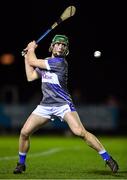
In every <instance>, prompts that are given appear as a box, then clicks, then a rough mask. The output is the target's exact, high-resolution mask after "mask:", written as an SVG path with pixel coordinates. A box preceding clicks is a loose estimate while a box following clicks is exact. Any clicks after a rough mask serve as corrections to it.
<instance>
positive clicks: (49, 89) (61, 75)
mask: <svg viewBox="0 0 127 180" xmlns="http://www.w3.org/2000/svg"><path fill="white" fill-rule="evenodd" d="M45 62H46V66H47V69H40V68H36V69H35V70H36V71H37V72H38V74H39V75H40V77H41V81H42V93H43V99H42V101H41V102H40V105H43V106H49V107H51V106H56V107H57V106H62V105H65V104H68V105H69V106H70V107H71V109H72V111H74V110H75V108H74V105H73V103H72V99H71V96H70V94H69V93H68V89H67V78H68V63H67V61H66V60H65V59H64V58H60V57H55V58H47V59H46V60H45Z"/></svg>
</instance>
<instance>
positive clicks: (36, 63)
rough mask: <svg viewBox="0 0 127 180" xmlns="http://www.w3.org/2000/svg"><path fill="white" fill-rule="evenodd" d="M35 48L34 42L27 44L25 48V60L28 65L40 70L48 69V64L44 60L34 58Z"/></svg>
mask: <svg viewBox="0 0 127 180" xmlns="http://www.w3.org/2000/svg"><path fill="white" fill-rule="evenodd" d="M36 47H37V45H36V43H35V41H32V42H30V43H29V44H28V46H27V48H26V50H27V54H26V58H27V61H28V63H29V65H30V66H32V67H34V68H35V67H38V68H41V69H49V66H48V63H47V61H46V60H44V59H38V58H37V57H36V54H35V49H36Z"/></svg>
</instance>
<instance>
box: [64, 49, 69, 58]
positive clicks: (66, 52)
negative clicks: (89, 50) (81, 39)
mask: <svg viewBox="0 0 127 180" xmlns="http://www.w3.org/2000/svg"><path fill="white" fill-rule="evenodd" d="M68 54H69V48H68V47H67V49H66V50H65V55H66V56H67V55H68Z"/></svg>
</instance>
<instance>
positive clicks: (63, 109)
mask: <svg viewBox="0 0 127 180" xmlns="http://www.w3.org/2000/svg"><path fill="white" fill-rule="evenodd" d="M71 111H72V110H71V109H70V106H69V105H68V104H66V105H63V106H59V107H48V106H42V105H38V106H37V107H36V109H35V110H34V111H33V112H32V113H33V114H36V115H39V116H41V117H46V118H48V119H51V120H54V119H53V118H52V116H53V115H55V116H57V117H59V118H60V119H61V121H62V120H63V118H64V115H65V113H67V112H71Z"/></svg>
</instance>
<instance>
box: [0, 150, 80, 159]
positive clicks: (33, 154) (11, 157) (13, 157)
mask: <svg viewBox="0 0 127 180" xmlns="http://www.w3.org/2000/svg"><path fill="white" fill-rule="evenodd" d="M68 149H70V148H53V149H49V150H47V151H43V152H39V153H31V154H28V157H39V156H48V155H51V154H55V153H57V152H60V151H64V150H68ZM79 149H80V148H78V147H73V148H71V150H76V151H77V150H79ZM17 158H18V156H5V157H0V161H3V160H12V159H17Z"/></svg>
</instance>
